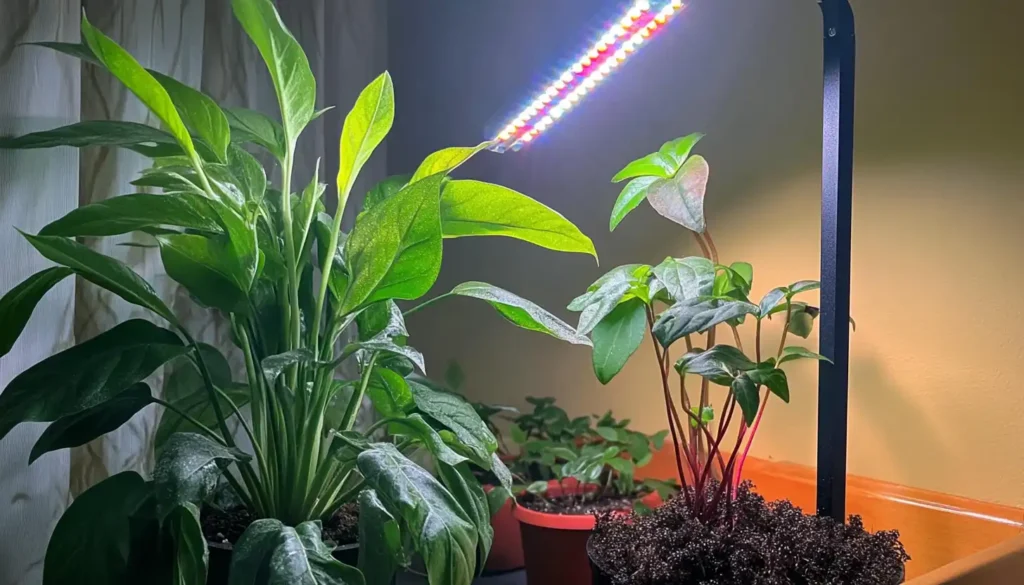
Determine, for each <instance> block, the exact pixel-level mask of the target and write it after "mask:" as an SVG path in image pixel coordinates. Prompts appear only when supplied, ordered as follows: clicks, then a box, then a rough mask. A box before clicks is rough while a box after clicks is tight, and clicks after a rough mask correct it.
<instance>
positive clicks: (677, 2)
mask: <svg viewBox="0 0 1024 585" xmlns="http://www.w3.org/2000/svg"><path fill="white" fill-rule="evenodd" d="M671 6H672V8H676V9H679V8H682V7H683V3H682V0H672V4H671Z"/></svg>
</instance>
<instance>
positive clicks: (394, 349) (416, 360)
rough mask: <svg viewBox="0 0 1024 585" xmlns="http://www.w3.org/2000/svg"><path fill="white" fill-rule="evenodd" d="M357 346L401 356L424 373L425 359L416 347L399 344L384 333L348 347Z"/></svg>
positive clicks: (365, 349) (366, 349)
mask: <svg viewBox="0 0 1024 585" xmlns="http://www.w3.org/2000/svg"><path fill="white" fill-rule="evenodd" d="M353 346H354V347H358V348H359V349H362V350H364V351H379V352H384V353H389V354H392V355H396V356H402V357H404V358H406V359H408V360H409V361H410V362H412V363H413V364H414V365H415V366H416V368H417V369H419V371H420V372H422V373H424V374H425V373H426V368H427V366H426V360H425V359H424V358H423V354H422V353H420V352H419V351H418V350H417V349H415V348H413V347H409V346H408V345H401V344H399V343H396V342H395V340H394V339H392V338H390V337H388V336H387V335H385V334H379V335H377V336H376V337H374V338H373V339H367V340H366V341H360V342H358V343H355V344H352V345H351V346H349V347H353Z"/></svg>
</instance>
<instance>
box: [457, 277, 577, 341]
mask: <svg viewBox="0 0 1024 585" xmlns="http://www.w3.org/2000/svg"><path fill="white" fill-rule="evenodd" d="M450 294H453V295H459V296H464V297H473V298H476V299H480V300H483V301H487V302H488V303H489V304H490V305H491V306H492V307H494V308H495V309H496V310H497V311H498V312H499V313H500V314H501V316H502V317H505V318H506V319H508V320H509V321H510V322H512V323H513V324H515V325H518V326H519V327H522V328H523V329H528V330H530V331H539V332H541V333H546V334H548V335H550V336H552V337H555V338H557V339H561V340H563V341H568V342H569V343H574V344H577V345H590V340H589V339H587V338H586V336H584V335H580V334H579V333H577V332H576V330H574V329H573V328H572V326H571V325H569V324H568V323H566V322H564V321H562V320H561V319H559V318H558V317H555V316H554V315H552V314H551V313H549V312H547V311H545V310H544V309H542V308H541V307H539V306H537V305H535V304H534V303H532V302H530V301H528V300H526V299H524V298H522V297H519V296H516V295H514V294H512V293H510V292H508V291H507V290H505V289H502V288H498V287H496V286H494V285H492V284H487V283H486V282H473V281H470V282H464V283H462V284H460V285H458V286H456V287H455V288H453V289H452V292H451V293H450Z"/></svg>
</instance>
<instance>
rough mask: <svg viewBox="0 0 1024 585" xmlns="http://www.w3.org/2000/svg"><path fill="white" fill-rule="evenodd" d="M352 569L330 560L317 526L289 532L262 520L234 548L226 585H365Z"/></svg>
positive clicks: (310, 524) (304, 525)
mask: <svg viewBox="0 0 1024 585" xmlns="http://www.w3.org/2000/svg"><path fill="white" fill-rule="evenodd" d="M364 583H365V581H364V580H363V577H362V575H360V574H359V571H358V570H357V569H355V568H354V567H349V566H348V565H345V564H342V563H341V562H339V561H337V560H335V559H334V558H332V557H331V556H330V554H329V551H328V550H327V547H326V546H325V545H324V543H323V541H322V540H321V535H320V526H319V522H303V523H302V524H299V526H297V527H295V528H292V527H290V526H285V525H284V524H283V523H282V522H281V521H280V520H276V519H273V518H263V519H260V520H256V521H255V522H253V523H252V524H250V525H249V527H248V528H246V530H245V532H244V533H243V534H242V537H241V538H239V539H238V542H237V543H236V544H235V547H234V554H233V555H232V556H231V569H230V571H229V573H228V585H264V584H266V585H285V584H289V585H291V584H296V585H364Z"/></svg>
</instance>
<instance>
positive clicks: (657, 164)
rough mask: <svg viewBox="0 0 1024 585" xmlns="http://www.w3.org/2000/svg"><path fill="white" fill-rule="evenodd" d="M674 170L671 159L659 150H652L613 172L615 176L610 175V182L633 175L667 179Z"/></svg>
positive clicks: (623, 179)
mask: <svg viewBox="0 0 1024 585" xmlns="http://www.w3.org/2000/svg"><path fill="white" fill-rule="evenodd" d="M675 172H676V167H675V165H674V164H673V162H672V160H670V159H669V158H668V157H666V156H664V155H663V154H661V153H660V152H652V153H651V154H648V155H647V156H644V157H641V158H638V159H636V160H635V161H633V162H631V163H629V164H628V165H626V166H625V167H624V168H623V169H622V170H621V171H619V172H617V173H615V176H614V177H612V183H618V182H620V181H625V180H626V179H632V178H633V177H644V176H652V177H660V178H662V179H667V178H669V177H671V176H672V174H673V173H675Z"/></svg>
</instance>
